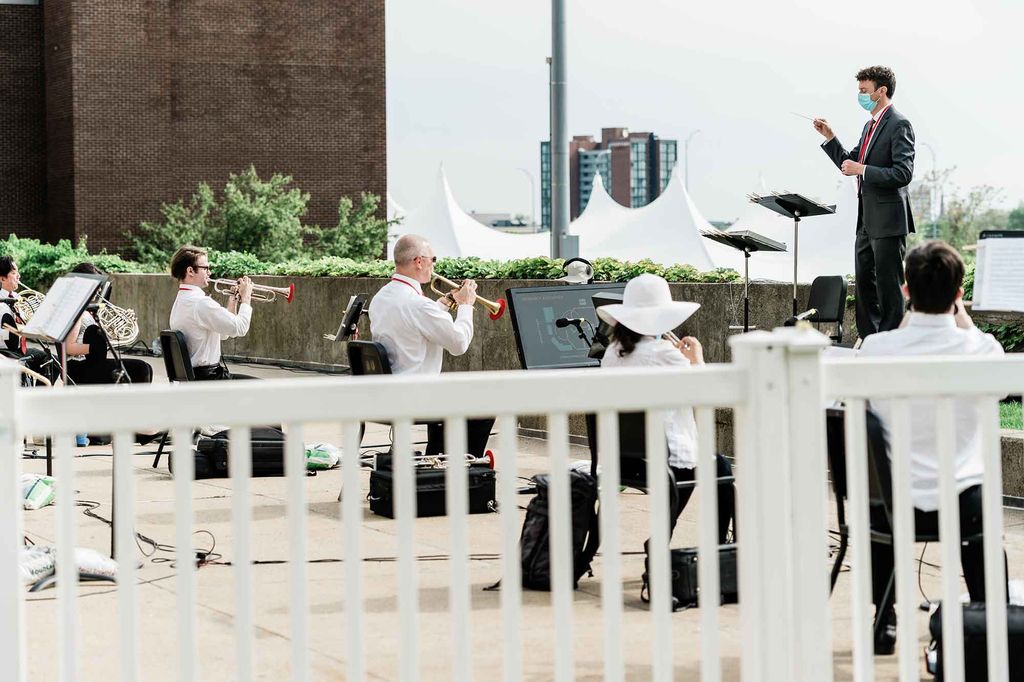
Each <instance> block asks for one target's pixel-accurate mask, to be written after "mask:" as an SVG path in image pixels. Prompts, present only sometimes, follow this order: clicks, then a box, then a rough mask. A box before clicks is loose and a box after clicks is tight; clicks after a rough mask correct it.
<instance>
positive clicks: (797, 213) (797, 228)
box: [793, 211, 800, 316]
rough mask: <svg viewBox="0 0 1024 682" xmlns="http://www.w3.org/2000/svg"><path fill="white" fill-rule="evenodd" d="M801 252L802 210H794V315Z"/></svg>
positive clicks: (794, 312) (794, 311) (794, 313)
mask: <svg viewBox="0 0 1024 682" xmlns="http://www.w3.org/2000/svg"><path fill="white" fill-rule="evenodd" d="M799 253H800V211H793V315H794V316H795V315H796V278H797V276H796V273H797V260H798V258H799Z"/></svg>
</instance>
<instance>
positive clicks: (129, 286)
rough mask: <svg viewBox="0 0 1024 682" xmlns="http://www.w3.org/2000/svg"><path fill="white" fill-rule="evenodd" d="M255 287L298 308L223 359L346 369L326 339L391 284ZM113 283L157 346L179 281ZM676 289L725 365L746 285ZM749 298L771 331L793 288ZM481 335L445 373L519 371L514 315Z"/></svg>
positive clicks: (267, 323) (265, 311)
mask: <svg viewBox="0 0 1024 682" xmlns="http://www.w3.org/2000/svg"><path fill="white" fill-rule="evenodd" d="M255 281H257V282H260V283H264V284H273V285H276V286H283V285H285V284H287V283H288V282H294V284H295V300H294V301H293V302H292V303H290V304H289V303H284V302H278V303H273V304H259V303H257V304H256V305H255V313H254V314H253V323H252V328H251V329H250V331H249V334H248V335H247V336H246V337H244V338H241V339H234V340H231V341H228V342H226V343H225V344H224V352H225V354H228V355H238V356H247V357H261V358H277V359H285V360H293V361H303V362H316V363H342V364H344V363H345V362H346V360H345V347H344V344H343V343H332V342H329V341H325V340H324V339H323V335H324V334H325V333H332V334H333V333H334V332H335V331H336V330H337V328H338V323H339V322H340V319H341V313H342V310H343V309H344V307H345V304H346V303H347V302H348V299H349V297H350V296H352V295H353V294H367V295H369V296H371V297H372V296H373V295H374V294H375V293H377V291H378V290H379V289H380V288H381V287H382V286H384V284H386V283H387V280H386V279H379V278H373V279H371V278H340V277H339V278H332V277H294V278H288V277H257V278H255ZM114 282H115V284H114V293H113V302H114V303H116V304H117V305H120V306H123V307H127V308H132V309H133V310H135V312H136V314H137V315H138V316H139V326H140V330H141V338H142V339H144V340H146V342H147V343H149V342H151V341H152V340H153V339H155V338H156V337H157V335H158V333H159V331H160V330H161V329H165V328H166V327H167V317H168V314H169V313H170V310H171V304H172V303H173V302H174V297H175V295H176V293H177V290H176V285H175V283H174V281H173V280H172V279H171V278H170V276H169V275H115V276H114ZM544 285H551V286H566V285H565V284H563V283H561V282H551V281H550V280H481V281H480V289H479V291H480V294H481V295H482V296H485V297H487V298H490V299H496V298H501V297H504V296H505V290H506V289H507V288H510V287H523V286H544ZM671 288H672V295H673V297H674V298H675V299H676V300H685V301H696V302H698V303H700V304H701V308H700V310H698V311H697V313H696V314H695V315H694V316H693V317H691V318H690V319H689V320H687V322H686V324H684V325H683V327H682V328H681V333H682V334H688V335H692V336H696V337H697V338H698V339H700V341H701V343H702V344H703V345H704V354H705V357H706V359H707V360H708V362H727V361H728V360H729V350H728V343H727V339H728V337H729V336H730V335H731V334H732V333H735V330H730V329H729V327H730V325H742V323H743V285H742V284H673V285H671ZM799 296H800V298H801V300H806V297H807V288H806V287H801V289H800V292H799ZM750 298H751V303H750V307H751V324H753V325H757V326H759V327H761V328H769V329H770V328H772V327H774V326H777V325H779V324H781V323H782V322H783V321H784V320H785V319H786V318H787V317H788V316H789V315H790V312H791V308H792V286H791V285H790V286H787V285H785V284H774V283H772V284H767V283H765V284H754V285H752V286H751V287H750ZM220 300H221V301H223V298H221V299H220ZM371 308H372V303H371ZM475 330H476V331H475V338H474V340H473V344H472V345H471V346H470V349H469V351H468V352H467V353H466V354H465V355H463V356H461V357H457V358H453V357H448V356H446V357H445V370H446V371H465V370H511V369H520V368H521V366H520V363H519V356H518V353H517V351H516V343H515V338H514V336H513V331H512V322H511V319H510V317H509V315H505V316H504V317H503V318H502V319H500V320H497V321H495V322H492V321H491V320H489V319H488V318H487V316H486V315H485V314H484V312H483V311H482V310H480V309H479V307H478V311H477V313H476V319H475ZM845 331H846V337H847V339H848V340H850V341H852V340H853V336H854V335H855V330H854V325H853V310H852V309H849V310H847V321H846V329H845ZM360 333H361V335H362V337H363V338H369V325H368V323H367V322H366V318H365V317H364V321H363V324H362V326H361V328H360Z"/></svg>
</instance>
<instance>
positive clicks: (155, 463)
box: [153, 431, 171, 469]
mask: <svg viewBox="0 0 1024 682" xmlns="http://www.w3.org/2000/svg"><path fill="white" fill-rule="evenodd" d="M170 435H171V432H170V431H164V435H163V436H161V437H160V447H159V448H157V451H156V457H155V458H154V459H153V468H154V469H156V468H157V467H158V466H160V457H161V456H162V455H163V454H164V445H166V444H167V438H168V437H169V436H170Z"/></svg>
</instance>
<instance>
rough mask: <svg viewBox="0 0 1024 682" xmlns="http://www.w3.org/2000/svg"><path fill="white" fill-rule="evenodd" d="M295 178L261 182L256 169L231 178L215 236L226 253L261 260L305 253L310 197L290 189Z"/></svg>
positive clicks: (281, 176)
mask: <svg viewBox="0 0 1024 682" xmlns="http://www.w3.org/2000/svg"><path fill="white" fill-rule="evenodd" d="M291 183H292V178H291V176H287V175H280V174H278V173H275V174H274V175H273V176H272V177H271V178H270V180H267V181H263V180H260V178H259V176H258V175H257V174H256V168H255V167H253V166H249V168H248V170H246V171H244V172H242V173H240V174H239V175H231V176H230V177H229V178H228V183H227V185H226V186H225V187H224V200H223V202H222V204H221V206H220V212H219V216H218V218H219V224H218V225H217V227H218V228H219V230H218V232H219V233H220V234H218V235H211V236H213V237H214V241H212V242H210V243H209V245H210V246H215V247H217V248H218V249H220V250H222V251H241V252H245V253H250V254H252V255H254V256H256V257H257V258H263V259H274V258H277V259H284V258H293V257H295V256H298V255H299V254H301V253H302V237H303V232H304V231H303V227H302V220H301V219H302V216H304V215H305V214H306V205H307V204H308V203H309V194H308V193H306V192H302V191H301V190H299V189H298V188H295V187H291V188H290V187H289V185H291Z"/></svg>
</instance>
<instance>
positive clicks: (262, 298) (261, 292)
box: [213, 278, 295, 303]
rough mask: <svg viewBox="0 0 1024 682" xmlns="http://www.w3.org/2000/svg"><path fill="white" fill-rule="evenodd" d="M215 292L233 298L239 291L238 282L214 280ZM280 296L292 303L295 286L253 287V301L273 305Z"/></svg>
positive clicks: (264, 285)
mask: <svg viewBox="0 0 1024 682" xmlns="http://www.w3.org/2000/svg"><path fill="white" fill-rule="evenodd" d="M213 290H214V291H216V292H217V293H218V294H223V295H225V296H232V295H234V293H235V291H237V290H238V280H234V279H226V278H222V279H215V280H213ZM278 296H282V297H284V300H286V301H288V302H289V303H291V302H292V299H293V298H295V285H294V284H289V285H288V286H286V287H272V286H269V285H267V284H253V285H252V300H254V301H259V302H260V303H273V302H274V301H276V300H277V297H278Z"/></svg>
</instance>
